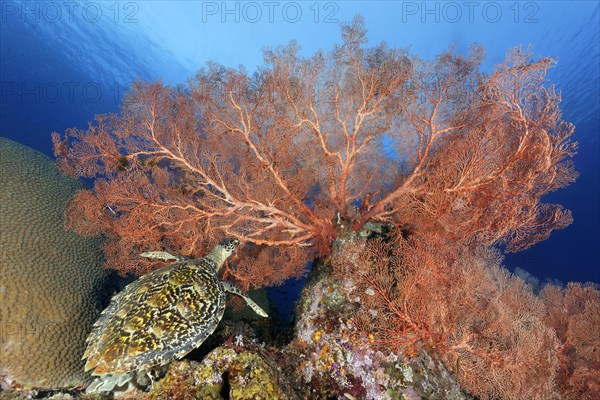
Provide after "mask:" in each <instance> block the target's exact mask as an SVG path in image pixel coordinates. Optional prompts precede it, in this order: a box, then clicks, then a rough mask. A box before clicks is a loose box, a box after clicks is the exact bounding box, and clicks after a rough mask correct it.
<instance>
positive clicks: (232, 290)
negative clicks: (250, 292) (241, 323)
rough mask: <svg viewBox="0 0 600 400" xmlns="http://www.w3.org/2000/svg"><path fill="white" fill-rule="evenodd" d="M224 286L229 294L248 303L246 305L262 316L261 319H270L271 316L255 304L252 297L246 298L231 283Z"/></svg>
mask: <svg viewBox="0 0 600 400" xmlns="http://www.w3.org/2000/svg"><path fill="white" fill-rule="evenodd" d="M221 283H222V284H223V289H225V291H227V292H229V293H233V294H237V295H238V296H240V297H241V298H242V299H244V300H245V301H246V303H247V304H248V305H249V306H250V307H251V308H252V309H253V310H254V312H255V313H257V314H258V315H260V316H261V317H265V318H266V317H268V316H269V315H268V314H267V313H266V312H265V311H264V310H263V309H262V308H260V306H259V305H258V304H256V303H255V302H254V300H252V299H251V298H250V297H248V296H246V294H245V293H244V292H242V291H241V290H240V289H238V288H237V287H236V286H233V285H232V284H231V283H229V282H221Z"/></svg>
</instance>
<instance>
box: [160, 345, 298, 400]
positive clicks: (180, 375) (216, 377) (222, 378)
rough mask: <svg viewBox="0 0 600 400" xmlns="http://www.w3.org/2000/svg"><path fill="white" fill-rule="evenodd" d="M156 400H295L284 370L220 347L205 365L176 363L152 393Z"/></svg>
mask: <svg viewBox="0 0 600 400" xmlns="http://www.w3.org/2000/svg"><path fill="white" fill-rule="evenodd" d="M150 398H151V399H152V400H163V399H164V400H167V399H182V400H188V399H190V400H191V399H202V400H220V399H237V400H251V399H252V400H259V399H264V400H269V399H280V400H285V399H291V398H292V397H291V396H290V394H288V393H286V390H285V385H284V384H283V382H282V376H281V372H280V370H279V369H278V368H277V366H275V365H274V364H273V363H271V362H269V361H267V359H266V358H265V357H263V356H261V355H260V354H258V353H256V352H253V351H241V352H237V351H236V350H234V349H232V348H228V347H217V348H216V349H214V350H213V351H211V352H210V353H209V354H208V355H207V356H206V357H205V358H204V359H203V360H202V362H200V363H198V362H195V361H187V360H184V361H176V362H173V363H172V364H171V366H170V368H169V372H168V373H167V375H166V376H165V377H164V378H163V379H161V380H160V381H159V382H157V383H156V385H154V387H153V388H152V390H151V391H150Z"/></svg>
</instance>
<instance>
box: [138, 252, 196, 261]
mask: <svg viewBox="0 0 600 400" xmlns="http://www.w3.org/2000/svg"><path fill="white" fill-rule="evenodd" d="M140 257H146V258H154V259H157V260H163V261H186V260H187V258H185V257H182V256H174V255H173V254H171V253H167V252H166V251H147V252H145V253H142V254H140Z"/></svg>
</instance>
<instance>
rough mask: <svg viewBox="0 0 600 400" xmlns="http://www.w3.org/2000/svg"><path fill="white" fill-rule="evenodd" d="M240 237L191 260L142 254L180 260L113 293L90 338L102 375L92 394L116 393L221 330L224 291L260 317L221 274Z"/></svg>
mask: <svg viewBox="0 0 600 400" xmlns="http://www.w3.org/2000/svg"><path fill="white" fill-rule="evenodd" d="M238 244H239V241H238V240H237V239H225V240H224V241H222V242H220V243H219V244H218V245H217V246H215V247H214V248H213V249H212V250H211V251H210V252H209V253H208V254H207V255H206V256H205V257H203V258H200V259H188V258H184V257H180V256H174V255H171V254H169V253H166V252H148V253H143V254H141V256H143V257H148V258H156V259H162V260H165V261H176V262H175V263H174V264H171V265H168V266H166V267H163V268H161V269H158V270H155V271H153V272H151V273H149V274H146V275H144V276H142V277H140V278H139V279H138V280H136V281H134V282H133V283H131V284H129V285H128V286H127V287H125V289H124V290H123V291H121V292H120V293H118V294H117V295H115V296H114V297H113V299H112V300H111V302H110V305H109V306H108V307H107V308H106V309H105V310H104V311H103V312H102V314H101V315H100V318H99V319H98V320H97V321H96V323H95V324H94V327H93V329H92V332H91V333H90V335H89V336H88V338H87V343H88V345H87V349H86V351H85V353H84V356H83V358H84V359H86V360H87V362H86V365H85V370H86V371H90V370H91V371H92V372H91V373H92V375H95V376H100V378H99V379H96V381H94V382H93V383H92V384H91V385H90V386H89V387H88V389H87V392H88V393H90V392H99V391H111V390H113V388H114V387H115V386H123V385H124V384H126V383H127V382H129V381H131V380H132V379H133V377H134V375H135V374H136V373H139V372H148V371H150V370H151V369H152V368H154V367H157V366H161V365H165V364H167V363H169V362H170V361H173V360H174V359H179V358H181V357H183V356H185V355H186V354H187V353H189V352H190V351H191V350H193V349H194V348H196V347H198V346H200V344H202V342H204V340H205V339H206V338H207V337H208V336H210V335H211V334H212V333H213V332H214V330H215V329H216V327H217V325H218V324H219V321H220V320H221V318H222V317H223V313H224V312H225V292H230V293H233V294H236V295H238V296H241V297H242V298H243V299H244V300H245V301H246V302H247V303H248V305H249V306H250V307H251V308H252V309H253V310H254V311H255V312H256V313H257V314H258V315H260V316H262V317H267V313H265V312H264V311H263V310H262V309H261V308H260V307H259V306H258V305H257V304H256V303H255V302H254V301H252V300H251V299H250V298H249V297H248V296H246V295H245V294H244V293H243V292H242V291H241V290H240V289H238V288H237V287H235V286H233V285H232V284H231V283H229V282H224V281H221V280H220V279H219V277H218V276H217V273H218V271H219V269H220V268H221V266H222V265H223V263H224V262H225V260H226V259H227V258H228V257H229V256H230V255H231V254H232V253H233V252H234V251H235V249H236V247H237V246H238Z"/></svg>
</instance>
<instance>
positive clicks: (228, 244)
mask: <svg viewBox="0 0 600 400" xmlns="http://www.w3.org/2000/svg"><path fill="white" fill-rule="evenodd" d="M239 244H240V241H239V240H237V239H233V238H227V239H224V240H222V241H221V242H220V243H219V247H221V251H223V252H224V253H225V254H226V255H225V257H229V256H230V255H232V254H233V252H234V251H235V249H236V248H237V247H238V246H239Z"/></svg>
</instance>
